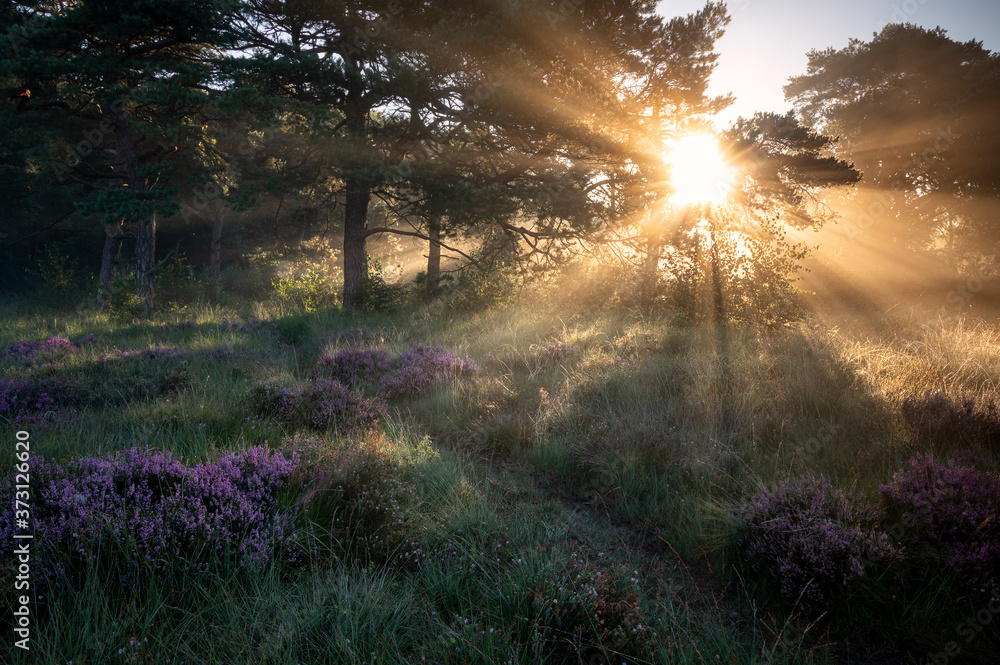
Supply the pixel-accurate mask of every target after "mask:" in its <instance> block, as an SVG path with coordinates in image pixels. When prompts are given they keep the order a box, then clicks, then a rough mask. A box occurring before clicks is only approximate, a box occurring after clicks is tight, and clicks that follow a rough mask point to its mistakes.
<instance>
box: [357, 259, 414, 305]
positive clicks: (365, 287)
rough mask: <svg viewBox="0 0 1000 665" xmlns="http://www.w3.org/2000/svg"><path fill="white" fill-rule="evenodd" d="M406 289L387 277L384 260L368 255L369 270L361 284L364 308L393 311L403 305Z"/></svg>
mask: <svg viewBox="0 0 1000 665" xmlns="http://www.w3.org/2000/svg"><path fill="white" fill-rule="evenodd" d="M404 294H405V290H404V289H403V287H402V286H400V285H399V284H391V283H389V282H388V281H386V279H385V275H384V271H383V269H382V261H381V260H380V259H375V258H372V257H370V256H369V257H368V271H367V272H366V273H365V278H364V281H363V282H362V284H361V303H362V309H364V310H365V311H368V312H391V311H393V310H396V309H399V308H400V307H401V306H402V305H403V300H404Z"/></svg>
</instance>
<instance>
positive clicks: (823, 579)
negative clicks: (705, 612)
mask: <svg viewBox="0 0 1000 665" xmlns="http://www.w3.org/2000/svg"><path fill="white" fill-rule="evenodd" d="M736 515H737V517H738V518H739V520H740V522H741V525H742V532H741V534H740V536H739V538H738V541H737V543H738V547H739V550H740V553H741V556H742V557H743V558H744V563H745V564H746V565H747V567H748V569H749V571H750V572H752V573H755V574H757V575H760V576H762V577H763V578H764V579H766V580H767V581H769V582H771V583H773V584H776V585H777V587H778V592H779V595H780V596H781V598H782V599H784V600H785V601H788V602H791V603H795V602H796V601H798V602H799V604H800V607H801V608H806V609H809V610H815V609H818V608H820V607H821V606H823V605H825V604H828V603H830V602H832V601H833V600H835V599H837V598H839V597H840V596H841V594H842V593H843V592H844V591H845V590H847V589H848V587H849V586H850V585H852V584H853V583H854V582H856V581H857V580H859V579H860V578H862V577H863V576H864V575H865V574H866V573H867V571H868V568H869V567H870V566H869V564H872V563H881V564H888V563H891V562H892V561H895V560H897V559H898V557H899V554H898V552H897V551H896V550H895V549H894V548H893V546H892V545H891V544H890V542H889V539H888V537H887V536H886V535H885V534H884V533H881V532H878V531H877V530H876V529H875V527H876V525H877V522H878V517H879V516H878V514H877V512H876V511H874V510H872V509H870V508H868V507H866V506H865V505H863V504H862V503H860V502H859V501H857V500H855V499H854V498H852V497H850V496H848V495H846V494H844V493H843V492H841V491H839V490H837V489H835V488H834V487H833V486H832V485H830V483H829V482H828V481H826V480H825V479H824V478H821V477H805V478H800V479H798V480H795V481H792V482H790V483H788V484H786V485H782V486H779V487H776V488H774V489H761V490H760V491H759V492H758V493H757V495H756V496H755V497H753V498H752V499H750V500H749V501H747V502H745V503H744V504H743V505H742V506H740V507H739V508H738V510H737V511H736Z"/></svg>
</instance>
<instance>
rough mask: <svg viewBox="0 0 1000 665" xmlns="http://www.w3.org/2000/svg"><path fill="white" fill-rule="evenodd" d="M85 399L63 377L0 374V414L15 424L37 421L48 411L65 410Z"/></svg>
mask: <svg viewBox="0 0 1000 665" xmlns="http://www.w3.org/2000/svg"><path fill="white" fill-rule="evenodd" d="M81 402H82V394H81V393H80V392H79V391H77V390H75V389H74V388H73V387H72V386H70V385H69V384H68V383H66V382H65V381H62V380H60V379H55V378H53V379H39V378H34V377H29V378H10V379H7V378H4V377H3V376H0V418H9V419H10V420H11V421H12V422H14V423H15V424H25V423H38V422H43V421H40V420H39V418H43V417H44V415H45V414H48V413H57V412H60V411H64V410H65V409H67V408H70V407H72V406H77V405H79V404H80V403H81Z"/></svg>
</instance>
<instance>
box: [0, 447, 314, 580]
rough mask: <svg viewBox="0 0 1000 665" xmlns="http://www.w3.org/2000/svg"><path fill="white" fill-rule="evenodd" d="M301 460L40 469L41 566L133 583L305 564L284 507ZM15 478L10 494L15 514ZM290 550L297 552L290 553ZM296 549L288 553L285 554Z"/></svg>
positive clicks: (7, 551)
mask: <svg viewBox="0 0 1000 665" xmlns="http://www.w3.org/2000/svg"><path fill="white" fill-rule="evenodd" d="M295 464H296V463H295V461H294V460H288V459H286V458H285V457H283V456H282V455H281V454H279V453H271V452H270V451H268V450H267V449H266V448H253V449H251V450H247V451H244V452H240V453H233V454H229V455H227V456H225V457H223V458H222V459H220V460H218V461H216V462H214V463H207V464H198V465H195V466H185V465H184V464H182V463H181V462H180V461H179V460H177V459H174V458H173V456H172V455H171V454H170V453H161V452H157V451H152V450H139V449H131V450H126V451H122V452H120V453H118V454H117V455H114V456H110V457H84V458H80V459H77V460H74V461H71V462H69V463H68V464H66V465H60V464H58V463H56V462H52V461H48V460H45V459H43V458H41V457H38V456H36V457H35V458H34V459H33V461H32V478H31V479H32V499H33V506H32V517H33V518H34V532H35V534H36V538H37V542H39V543H40V546H41V548H42V549H41V550H40V551H39V552H40V553H39V555H38V556H37V557H36V558H35V559H33V563H35V564H36V565H37V566H39V570H40V571H42V572H44V573H46V574H48V575H49V576H51V575H53V574H56V573H60V572H66V573H69V574H70V575H76V574H78V573H85V572H86V570H87V568H88V567H89V566H90V565H92V564H94V563H96V562H97V561H102V562H104V563H108V564H110V565H111V569H112V570H115V571H118V574H119V575H120V576H121V581H123V582H135V581H137V580H138V579H140V578H141V577H142V576H143V575H144V574H145V573H149V572H156V571H160V570H163V569H164V568H166V567H167V566H170V565H178V564H181V565H190V566H193V567H194V568H195V569H203V568H205V567H207V566H208V565H210V564H228V565H231V566H235V567H238V568H239V567H254V566H260V565H263V564H266V563H267V562H269V561H271V560H272V559H273V558H274V556H275V553H276V552H279V551H283V552H284V553H285V554H286V555H287V557H286V558H288V559H291V560H294V559H295V556H296V554H295V552H296V550H295V549H294V548H292V547H290V546H291V544H292V543H293V541H294V540H295V536H296V534H295V533H294V529H293V527H292V515H291V514H290V513H287V512H282V511H281V510H280V509H279V505H278V501H277V493H278V489H279V488H280V487H282V485H283V484H284V483H285V481H286V479H287V478H288V476H289V475H290V474H291V473H292V471H293V470H294V468H295ZM13 490H14V484H13V479H12V478H11V477H7V478H5V479H4V481H3V482H2V488H0V492H2V495H3V496H4V497H5V498H6V499H7V501H6V504H7V505H8V506H9V505H10V504H11V503H12V499H13ZM13 514H14V513H13V511H12V510H4V511H0V558H2V559H4V560H9V557H10V555H11V548H12V547H13V545H12V543H13V542H14V540H13V538H12V529H13V521H12V519H13ZM284 545H289V547H288V548H283V546H284ZM285 549H287V551H285Z"/></svg>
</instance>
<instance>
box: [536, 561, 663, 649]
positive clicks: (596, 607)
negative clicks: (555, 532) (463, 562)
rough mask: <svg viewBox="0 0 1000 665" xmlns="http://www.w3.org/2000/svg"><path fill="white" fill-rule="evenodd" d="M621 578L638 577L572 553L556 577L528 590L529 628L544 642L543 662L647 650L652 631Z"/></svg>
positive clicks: (652, 635)
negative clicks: (564, 571)
mask: <svg viewBox="0 0 1000 665" xmlns="http://www.w3.org/2000/svg"><path fill="white" fill-rule="evenodd" d="M626 579H630V581H631V584H633V585H634V584H635V583H636V582H637V580H636V578H635V577H630V575H629V572H628V571H627V570H625V569H618V570H613V571H610V572H608V571H603V570H601V569H600V568H598V567H597V566H595V565H594V564H593V563H589V562H587V561H585V560H583V559H578V558H576V556H574V558H573V562H572V565H571V567H570V570H569V571H568V572H567V574H566V575H565V576H563V577H562V579H561V580H552V581H548V582H546V583H544V584H542V585H541V586H538V587H536V588H534V589H532V590H531V591H530V592H529V599H530V603H531V607H532V612H533V614H534V617H535V619H534V626H533V628H534V632H535V635H536V636H537V638H540V639H542V640H543V641H544V642H545V643H546V647H547V648H546V656H547V658H546V661H545V662H547V663H548V662H551V663H579V662H581V658H582V660H583V662H608V660H607V656H608V655H610V654H613V655H616V656H619V657H620V656H639V655H642V654H648V652H649V651H650V647H651V646H652V645H653V643H654V642H655V640H656V633H655V632H653V630H652V629H651V628H650V627H649V622H648V621H647V618H646V616H645V613H644V612H643V610H642V607H641V605H640V604H639V600H638V598H637V596H636V594H635V592H634V590H632V589H630V588H628V586H629V584H628V583H627V582H626V581H625V580H626ZM600 658H603V659H604V660H597V659H600ZM589 659H593V660H589Z"/></svg>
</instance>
